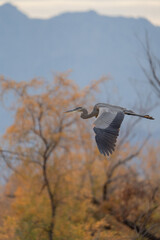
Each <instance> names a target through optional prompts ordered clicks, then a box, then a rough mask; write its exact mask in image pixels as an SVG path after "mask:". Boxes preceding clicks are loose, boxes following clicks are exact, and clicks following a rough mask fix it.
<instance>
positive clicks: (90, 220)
mask: <svg viewBox="0 0 160 240" xmlns="http://www.w3.org/2000/svg"><path fill="white" fill-rule="evenodd" d="M106 80H107V79H106V78H102V79H100V80H98V81H95V82H93V83H92V84H90V85H89V86H88V87H85V88H84V89H80V88H79V87H78V86H77V85H76V84H75V83H73V82H72V81H71V80H70V79H69V76H68V73H63V74H59V75H57V76H55V77H54V81H53V82H52V83H46V82H45V81H39V80H37V79H33V80H31V81H30V82H15V81H12V80H8V79H5V78H3V77H1V79H0V85H1V90H0V95H1V98H2V100H3V99H5V97H6V96H7V95H8V94H11V93H12V94H14V102H12V103H11V108H10V109H11V111H12V112H13V113H14V116H15V117H14V123H13V124H12V125H11V126H10V127H9V128H8V129H7V130H6V133H5V134H4V135H3V136H2V138H1V149H0V153H1V161H3V163H5V166H6V168H7V169H10V170H11V173H9V174H8V175H7V180H6V184H4V185H2V186H1V198H0V201H1V210H0V239H2V240H9V239H10V240H11V239H18V240H30V239H33V240H46V239H48V240H53V239H56V240H64V239H70V240H72V239H73V240H76V239H77V240H78V239H84V240H85V239H86V240H91V239H109V240H111V239H115V240H118V239H121V240H122V239H143V238H144V239H153V240H158V239H160V227H159V226H160V190H159V183H160V177H159V174H158V168H159V158H158V152H159V148H158V147H154V146H153V145H151V144H149V143H148V142H147V140H148V137H147V138H145V139H142V140H141V142H140V141H139V142H136V143H135V144H133V142H131V141H130V139H131V137H132V136H133V134H134V133H135V132H134V127H135V126H136V124H138V122H139V120H136V119H133V120H132V121H130V123H129V124H128V125H127V124H126V126H125V127H124V128H123V129H122V132H121V134H120V135H121V136H120V138H119V142H118V146H117V148H116V151H115V152H114V153H113V155H112V156H111V157H109V158H105V157H104V156H101V155H100V154H99V152H98V149H97V147H96V144H95V141H94V133H93V131H92V125H91V122H92V120H88V121H83V120H82V119H80V118H79V115H77V114H74V115H67V116H66V115H65V114H64V111H66V110H68V109H71V108H73V107H75V106H84V105H85V106H86V107H88V108H90V107H91V106H92V105H93V102H94V103H95V101H96V100H95V99H96V92H97V91H98V90H99V87H100V85H101V84H103V83H104V82H105V81H106ZM144 112H145V109H144ZM151 156H152V157H151ZM131 161H132V162H131ZM140 166H141V170H139V168H140Z"/></svg>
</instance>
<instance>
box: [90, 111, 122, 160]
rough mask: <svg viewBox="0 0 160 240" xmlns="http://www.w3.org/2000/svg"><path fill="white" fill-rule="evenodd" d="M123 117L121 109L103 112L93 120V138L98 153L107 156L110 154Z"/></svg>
mask: <svg viewBox="0 0 160 240" xmlns="http://www.w3.org/2000/svg"><path fill="white" fill-rule="evenodd" d="M123 119H124V113H123V111H119V112H103V113H102V114H101V115H100V117H98V119H97V120H96V121H95V122H94V124H95V127H94V128H93V130H94V132H95V134H96V136H95V140H96V143H97V146H98V149H99V151H100V153H102V154H104V155H106V154H107V155H108V156H109V154H112V152H113V151H114V149H115V144H116V140H117V137H118V135H119V128H120V126H121V123H122V121H123Z"/></svg>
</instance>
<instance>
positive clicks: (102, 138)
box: [65, 103, 154, 156]
mask: <svg viewBox="0 0 160 240" xmlns="http://www.w3.org/2000/svg"><path fill="white" fill-rule="evenodd" d="M69 112H81V115H80V116H81V118H83V119H88V118H92V117H96V118H97V119H96V121H95V122H94V128H93V130H94V132H95V140H96V143H97V146H98V149H99V151H100V153H102V154H104V156H105V155H106V154H107V155H108V156H109V154H112V152H113V151H114V150H115V145H116V140H117V137H118V135H119V129H120V126H121V124H122V121H123V119H124V116H125V114H126V115H131V116H137V117H141V118H146V119H150V120H154V118H153V117H151V116H149V115H141V114H137V113H135V112H133V111H132V110H127V109H126V108H123V107H119V106H114V105H110V104H107V103H97V104H96V105H95V106H94V107H93V110H92V112H91V113H88V111H87V109H86V108H83V107H77V108H74V109H72V110H69V111H66V112H65V113H69Z"/></svg>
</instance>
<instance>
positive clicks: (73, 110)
mask: <svg viewBox="0 0 160 240" xmlns="http://www.w3.org/2000/svg"><path fill="white" fill-rule="evenodd" d="M76 111H77V109H76V108H75V109H72V110H68V111H66V112H64V113H70V112H76Z"/></svg>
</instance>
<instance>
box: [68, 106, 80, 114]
mask: <svg viewBox="0 0 160 240" xmlns="http://www.w3.org/2000/svg"><path fill="white" fill-rule="evenodd" d="M82 109H83V108H82V107H76V108H74V109H72V110H68V111H66V112H65V113H70V112H82Z"/></svg>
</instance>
